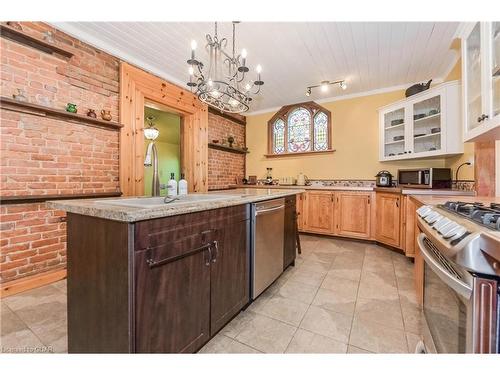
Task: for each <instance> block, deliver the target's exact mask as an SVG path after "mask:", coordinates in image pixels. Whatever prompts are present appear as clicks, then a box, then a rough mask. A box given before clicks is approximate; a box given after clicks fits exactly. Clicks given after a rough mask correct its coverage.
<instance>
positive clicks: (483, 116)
mask: <svg viewBox="0 0 500 375" xmlns="http://www.w3.org/2000/svg"><path fill="white" fill-rule="evenodd" d="M489 117H490V116H488V115H485V114H484V113H483V114H482V115H481V116H479V117H478V118H477V122H481V121H484V120H486V119H487V118H489Z"/></svg>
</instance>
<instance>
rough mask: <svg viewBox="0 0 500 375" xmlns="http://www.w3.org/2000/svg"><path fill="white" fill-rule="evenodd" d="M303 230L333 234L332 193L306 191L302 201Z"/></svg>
mask: <svg viewBox="0 0 500 375" xmlns="http://www.w3.org/2000/svg"><path fill="white" fill-rule="evenodd" d="M304 212H305V215H304V220H305V221H304V228H305V230H306V231H308V232H315V233H325V234H334V226H333V220H334V193H333V192H327V191H308V192H306V193H305V201H304Z"/></svg>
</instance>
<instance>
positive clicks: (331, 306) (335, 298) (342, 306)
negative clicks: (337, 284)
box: [312, 288, 357, 316]
mask: <svg viewBox="0 0 500 375" xmlns="http://www.w3.org/2000/svg"><path fill="white" fill-rule="evenodd" d="M356 295H357V291H356V290H355V291H354V292H353V291H352V290H342V289H338V290H329V289H323V288H320V289H318V293H316V297H314V300H313V302H312V304H313V305H314V306H318V307H322V308H324V309H327V310H331V311H335V312H339V313H342V314H346V315H351V316H352V314H353V313H354V306H355V304H356Z"/></svg>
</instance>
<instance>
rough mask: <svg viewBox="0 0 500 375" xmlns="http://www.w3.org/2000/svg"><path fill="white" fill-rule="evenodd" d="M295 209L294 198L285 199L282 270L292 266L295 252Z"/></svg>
mask: <svg viewBox="0 0 500 375" xmlns="http://www.w3.org/2000/svg"><path fill="white" fill-rule="evenodd" d="M297 216H298V215H297V207H296V197H295V196H290V197H286V198H285V241H284V249H283V270H284V269H285V268H287V267H288V266H289V265H291V264H294V262H295V257H296V254H297V253H296V251H297Z"/></svg>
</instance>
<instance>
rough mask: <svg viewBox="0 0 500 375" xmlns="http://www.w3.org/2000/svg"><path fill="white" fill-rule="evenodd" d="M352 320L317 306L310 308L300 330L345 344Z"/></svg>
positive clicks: (347, 316)
mask: <svg viewBox="0 0 500 375" xmlns="http://www.w3.org/2000/svg"><path fill="white" fill-rule="evenodd" d="M351 321H352V318H351V317H350V316H349V315H345V314H341V313H337V312H334V311H331V310H327V309H323V308H321V307H317V306H310V307H309V310H307V313H306V315H305V316H304V319H302V322H301V323H300V328H302V329H305V330H308V331H311V332H314V333H317V334H320V335H324V336H327V337H330V338H332V339H334V340H337V341H340V342H343V343H347V342H348V341H349V332H350V330H351Z"/></svg>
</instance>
